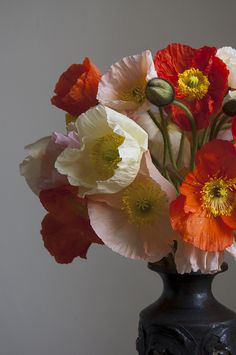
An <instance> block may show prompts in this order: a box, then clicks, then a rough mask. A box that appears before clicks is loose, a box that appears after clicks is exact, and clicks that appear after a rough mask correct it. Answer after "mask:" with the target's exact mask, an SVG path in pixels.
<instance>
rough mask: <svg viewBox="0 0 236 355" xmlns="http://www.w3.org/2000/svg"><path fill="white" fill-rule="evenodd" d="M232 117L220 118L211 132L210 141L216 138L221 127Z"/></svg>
mask: <svg viewBox="0 0 236 355" xmlns="http://www.w3.org/2000/svg"><path fill="white" fill-rule="evenodd" d="M231 118H232V117H229V116H227V115H224V116H223V117H222V119H221V120H220V121H219V123H218V124H217V125H216V127H215V129H214V132H213V136H212V139H214V138H216V137H217V135H218V133H219V132H220V130H221V128H223V126H224V125H225V124H226V123H227V122H228V121H229V120H230V119H231Z"/></svg>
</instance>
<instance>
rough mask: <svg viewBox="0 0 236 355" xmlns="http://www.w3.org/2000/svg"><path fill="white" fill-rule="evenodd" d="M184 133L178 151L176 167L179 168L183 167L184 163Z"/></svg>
mask: <svg viewBox="0 0 236 355" xmlns="http://www.w3.org/2000/svg"><path fill="white" fill-rule="evenodd" d="M184 138H185V135H184V132H182V134H181V140H180V144H179V151H178V156H177V161H176V165H177V168H179V167H180V166H181V163H182V156H183V149H184Z"/></svg>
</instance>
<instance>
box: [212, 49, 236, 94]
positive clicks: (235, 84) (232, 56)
mask: <svg viewBox="0 0 236 355" xmlns="http://www.w3.org/2000/svg"><path fill="white" fill-rule="evenodd" d="M216 56H217V57H218V58H220V59H221V60H222V61H223V62H224V63H225V65H226V66H227V68H228V70H229V78H228V83H229V87H230V88H232V89H236V50H235V49H234V48H232V47H222V48H220V49H218V51H217V53H216Z"/></svg>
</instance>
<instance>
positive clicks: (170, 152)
mask: <svg viewBox="0 0 236 355" xmlns="http://www.w3.org/2000/svg"><path fill="white" fill-rule="evenodd" d="M159 111H160V115H161V123H162V128H163V132H164V135H165V137H166V144H167V150H168V153H169V157H170V161H171V164H172V165H173V167H174V168H175V169H177V165H176V162H175V160H174V158H173V153H172V147H171V141H170V136H169V132H168V129H167V124H166V122H167V118H166V117H164V112H163V109H162V108H161V107H159Z"/></svg>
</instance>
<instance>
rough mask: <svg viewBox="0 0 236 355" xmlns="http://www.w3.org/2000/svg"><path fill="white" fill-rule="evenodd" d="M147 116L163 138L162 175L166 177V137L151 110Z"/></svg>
mask: <svg viewBox="0 0 236 355" xmlns="http://www.w3.org/2000/svg"><path fill="white" fill-rule="evenodd" d="M148 114H149V116H150V117H151V119H152V121H153V122H154V123H155V125H156V126H157V128H159V130H160V132H161V135H162V138H163V143H164V152H163V161H162V165H163V168H162V173H163V175H164V176H166V158H167V141H166V137H165V134H164V131H163V127H162V126H161V125H160V123H159V122H158V120H157V119H156V117H155V115H154V114H153V112H152V111H151V110H148Z"/></svg>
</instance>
